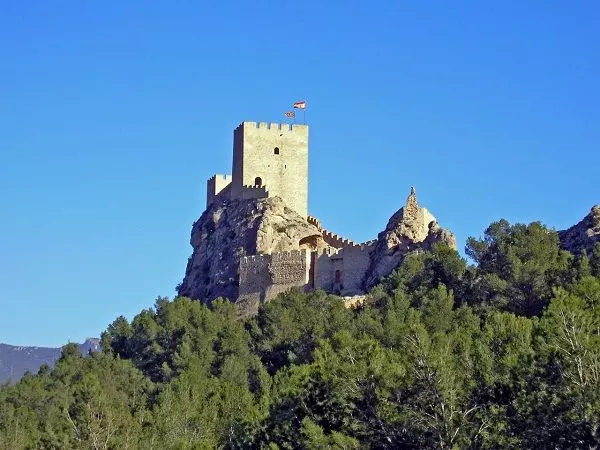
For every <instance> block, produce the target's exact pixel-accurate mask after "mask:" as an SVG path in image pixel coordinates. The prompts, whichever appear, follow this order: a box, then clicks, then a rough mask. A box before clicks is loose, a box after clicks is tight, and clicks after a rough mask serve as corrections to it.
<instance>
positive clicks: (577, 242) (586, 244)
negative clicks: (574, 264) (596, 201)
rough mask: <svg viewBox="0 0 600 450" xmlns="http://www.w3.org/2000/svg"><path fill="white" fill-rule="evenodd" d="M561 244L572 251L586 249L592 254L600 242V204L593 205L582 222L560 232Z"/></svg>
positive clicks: (576, 251)
mask: <svg viewBox="0 0 600 450" xmlns="http://www.w3.org/2000/svg"><path fill="white" fill-rule="evenodd" d="M558 235H559V238H560V243H561V246H562V247H563V248H564V249H565V250H568V251H570V252H571V253H575V254H577V253H581V252H582V251H586V252H587V253H588V254H591V252H592V250H593V248H594V245H595V244H596V242H600V205H596V206H594V207H592V210H591V211H590V213H589V214H588V215H587V216H585V217H584V218H583V220H582V221H581V222H579V223H578V224H576V225H573V226H572V227H571V228H569V229H568V230H563V231H559V232H558Z"/></svg>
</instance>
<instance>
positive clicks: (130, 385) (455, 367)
mask: <svg viewBox="0 0 600 450" xmlns="http://www.w3.org/2000/svg"><path fill="white" fill-rule="evenodd" d="M467 254H468V255H469V257H471V258H472V260H473V261H474V265H469V264H467V262H466V261H465V260H463V259H462V258H461V257H460V255H459V254H458V253H457V252H456V251H454V250H452V249H450V248H449V247H447V246H444V245H443V244H438V245H437V246H435V247H434V248H433V250H432V251H431V252H427V253H420V254H412V255H410V256H408V257H407V258H406V259H405V261H404V262H403V264H402V265H401V266H400V267H399V268H398V269H397V270H396V271H395V272H394V273H393V274H392V275H391V276H389V277H388V278H386V279H385V280H383V281H382V282H381V283H380V284H379V285H377V286H376V287H375V288H374V289H373V290H372V291H371V292H370V294H369V296H368V299H367V301H366V303H365V304H364V305H362V306H360V307H358V308H346V307H345V306H344V302H343V299H341V298H339V297H335V296H332V295H327V294H325V293H323V292H314V293H309V294H307V293H301V292H290V293H288V294H286V295H282V296H280V297H278V298H276V299H275V300H273V301H271V302H268V303H266V304H264V305H263V306H261V308H260V310H259V313H258V315H257V316H255V317H253V318H251V319H248V320H246V321H241V320H239V319H238V318H237V313H236V310H235V307H234V306H233V305H232V304H231V303H229V302H228V301H226V300H217V301H215V302H213V304H212V306H211V307H210V308H209V307H207V306H205V305H202V304H201V303H200V302H198V301H194V300H190V299H188V298H183V297H180V298H176V299H174V300H172V301H171V300H168V299H162V298H159V299H158V300H157V301H156V305H155V307H154V308H152V309H149V310H144V311H142V312H141V313H140V314H138V315H137V316H136V317H135V318H134V319H133V320H132V321H131V323H130V322H128V321H127V320H126V319H125V318H123V317H119V318H118V319H116V320H115V321H114V322H113V323H112V324H111V325H110V326H109V327H108V328H107V330H106V332H105V333H104V334H103V336H102V345H103V349H104V350H103V352H100V353H96V354H92V355H91V356H88V357H82V356H81V355H80V353H79V349H78V348H77V346H76V345H69V346H67V347H65V349H64V350H63V352H62V356H61V358H60V359H59V361H58V362H57V364H56V367H55V369H53V370H50V369H49V368H47V367H42V369H40V371H39V373H38V374H35V375H32V374H29V375H26V376H25V377H24V378H23V379H22V380H21V381H20V382H19V383H17V384H15V385H11V386H8V385H7V386H4V387H2V388H0V448H1V449H11V450H12V449H22V448H44V449H59V448H61V449H65V448H74V449H78V448H86V449H87V448H94V449H128V448H129V449H133V448H144V449H152V448H154V449H163V448H173V449H203V448H269V449H295V448H308V449H324V448H336V449H355V448H389V449H392V448H440V449H450V448H481V449H496V448H533V447H536V448H592V447H596V446H598V445H599V444H600V432H599V429H598V428H599V423H600V244H597V245H596V247H595V248H594V250H593V252H592V253H591V254H589V255H585V254H583V255H578V256H576V255H573V254H571V253H569V252H567V251H564V250H561V249H560V245H559V237H558V234H557V233H556V232H554V231H551V230H548V229H547V228H546V227H544V226H543V225H541V224H539V223H532V224H530V225H510V224H508V223H507V222H506V221H499V222H496V223H493V224H492V225H490V227H489V228H488V229H487V230H486V231H485V234H484V236H483V238H482V239H473V238H471V239H469V241H468V245H467Z"/></svg>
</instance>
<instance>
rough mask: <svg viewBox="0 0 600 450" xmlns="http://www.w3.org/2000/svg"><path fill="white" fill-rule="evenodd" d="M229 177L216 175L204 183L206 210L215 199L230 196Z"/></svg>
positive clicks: (230, 178)
mask: <svg viewBox="0 0 600 450" xmlns="http://www.w3.org/2000/svg"><path fill="white" fill-rule="evenodd" d="M232 179H233V178H232V176H231V175H222V174H216V175H213V176H212V177H210V178H209V179H208V180H207V181H206V207H207V208H208V207H209V206H210V205H211V204H212V203H213V202H214V201H215V200H216V199H218V198H221V197H227V196H229V195H230V192H229V189H230V184H231V181H232Z"/></svg>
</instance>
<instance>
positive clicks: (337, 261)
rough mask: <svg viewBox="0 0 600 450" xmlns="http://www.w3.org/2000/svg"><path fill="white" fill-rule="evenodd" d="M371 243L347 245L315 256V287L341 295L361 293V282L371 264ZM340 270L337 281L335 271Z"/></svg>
mask: <svg viewBox="0 0 600 450" xmlns="http://www.w3.org/2000/svg"><path fill="white" fill-rule="evenodd" d="M373 248H374V246H373V245H367V246H365V245H348V246H344V247H343V248H342V249H339V250H337V251H335V250H333V251H331V252H329V253H328V252H324V253H321V254H319V255H317V257H316V258H315V269H314V270H315V276H314V279H315V283H314V284H315V289H323V290H325V291H328V292H337V293H339V294H341V295H356V294H360V293H362V292H363V291H362V287H363V286H362V282H363V280H364V277H365V275H366V273H367V270H368V268H369V265H370V264H371V257H370V255H371V251H372V250H373ZM337 270H339V271H340V278H339V283H337V282H336V271H337Z"/></svg>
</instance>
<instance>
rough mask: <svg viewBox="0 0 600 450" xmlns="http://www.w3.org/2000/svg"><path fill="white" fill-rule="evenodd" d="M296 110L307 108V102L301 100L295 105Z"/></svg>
mask: <svg viewBox="0 0 600 450" xmlns="http://www.w3.org/2000/svg"><path fill="white" fill-rule="evenodd" d="M294 108H298V109H304V108H306V102H305V101H304V100H300V101H299V102H296V103H294Z"/></svg>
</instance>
